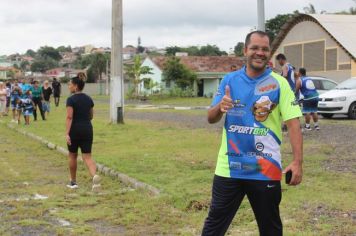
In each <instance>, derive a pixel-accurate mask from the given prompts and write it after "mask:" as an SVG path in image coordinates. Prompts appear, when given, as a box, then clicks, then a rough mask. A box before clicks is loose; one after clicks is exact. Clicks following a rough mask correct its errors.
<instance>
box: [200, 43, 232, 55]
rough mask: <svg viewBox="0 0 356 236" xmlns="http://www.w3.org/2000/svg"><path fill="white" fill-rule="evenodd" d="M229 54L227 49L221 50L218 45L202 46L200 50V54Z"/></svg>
mask: <svg viewBox="0 0 356 236" xmlns="http://www.w3.org/2000/svg"><path fill="white" fill-rule="evenodd" d="M223 55H227V53H226V52H225V51H220V49H219V48H218V46H216V45H210V44H208V45H206V46H202V47H201V48H200V50H199V56H223Z"/></svg>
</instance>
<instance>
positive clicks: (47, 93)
mask: <svg viewBox="0 0 356 236" xmlns="http://www.w3.org/2000/svg"><path fill="white" fill-rule="evenodd" d="M51 94H52V88H51V87H50V86H49V82H48V80H45V81H44V82H43V87H42V96H43V103H42V108H43V113H44V115H45V116H46V115H47V116H48V115H49V113H50V111H51ZM46 112H47V114H46Z"/></svg>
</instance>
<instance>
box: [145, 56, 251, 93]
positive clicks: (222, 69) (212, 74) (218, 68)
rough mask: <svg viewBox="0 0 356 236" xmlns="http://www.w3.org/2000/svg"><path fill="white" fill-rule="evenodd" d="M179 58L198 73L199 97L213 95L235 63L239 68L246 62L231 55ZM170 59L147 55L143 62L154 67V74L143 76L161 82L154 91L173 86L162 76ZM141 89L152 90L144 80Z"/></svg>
mask: <svg viewBox="0 0 356 236" xmlns="http://www.w3.org/2000/svg"><path fill="white" fill-rule="evenodd" d="M179 58H180V63H182V64H183V65H185V66H186V67H188V68H189V69H190V70H192V71H193V72H195V73H196V74H197V77H198V79H197V81H196V84H195V85H194V91H195V92H196V96H198V97H203V96H207V97H212V96H213V95H214V94H215V92H216V91H217V89H218V87H219V83H220V81H221V79H222V78H223V77H224V75H225V74H227V73H229V72H230V71H231V66H233V65H235V66H236V67H237V69H239V68H241V67H242V66H243V64H244V60H243V59H241V58H238V57H229V56H203V57H199V56H182V57H179ZM168 59H169V57H165V56H157V57H152V58H150V57H147V58H146V59H145V60H144V61H143V63H142V66H148V67H150V68H152V74H150V75H144V76H142V78H149V79H150V80H152V82H154V83H157V84H159V86H156V87H154V88H153V91H155V90H159V89H160V88H164V89H171V88H172V87H173V85H172V84H171V83H169V82H164V81H163V78H162V74H163V69H164V65H165V63H166V62H167V61H168ZM140 90H141V91H143V92H146V93H150V92H151V91H149V90H148V89H147V87H146V88H145V86H144V83H143V82H142V83H141V88H140Z"/></svg>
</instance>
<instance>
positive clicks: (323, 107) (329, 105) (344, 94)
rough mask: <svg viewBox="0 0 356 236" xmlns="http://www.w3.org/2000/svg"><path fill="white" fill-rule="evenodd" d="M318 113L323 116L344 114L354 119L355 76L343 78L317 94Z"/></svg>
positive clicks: (355, 99)
mask: <svg viewBox="0 0 356 236" xmlns="http://www.w3.org/2000/svg"><path fill="white" fill-rule="evenodd" d="M318 113H320V114H321V115H322V116H323V117H325V118H331V117H332V116H333V115H334V114H345V115H348V116H349V118H350V119H356V77H353V78H350V79H348V80H345V81H344V82H342V83H340V84H339V85H337V86H336V87H335V89H332V90H330V91H328V92H326V93H323V94H321V95H320V96H319V104H318Z"/></svg>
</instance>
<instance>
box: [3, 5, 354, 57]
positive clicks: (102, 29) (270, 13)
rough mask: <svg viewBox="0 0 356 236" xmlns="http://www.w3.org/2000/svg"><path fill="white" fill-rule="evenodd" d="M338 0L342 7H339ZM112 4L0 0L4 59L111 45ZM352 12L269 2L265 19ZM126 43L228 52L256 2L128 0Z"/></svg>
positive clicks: (251, 21)
mask: <svg viewBox="0 0 356 236" xmlns="http://www.w3.org/2000/svg"><path fill="white" fill-rule="evenodd" d="M336 2H337V3H336ZM111 3H112V0H1V4H0V12H1V15H0V55H3V54H11V53H15V52H19V53H24V52H26V50H27V49H29V48H31V49H34V50H37V49H38V48H39V47H40V46H44V45H48V46H54V47H58V46H60V45H71V46H72V47H75V46H82V45H86V44H93V45H94V46H96V47H99V46H111ZM309 3H311V4H313V5H314V7H315V9H316V10H317V11H318V12H320V11H321V10H325V11H327V12H336V11H341V10H348V9H349V8H350V7H352V6H356V4H355V2H354V1H352V0H338V1H335V0H265V14H266V19H270V18H273V17H274V16H276V15H277V14H285V13H292V12H293V11H295V10H299V11H300V12H303V7H305V6H308V5H309ZM123 5H124V7H123V8H124V9H123V14H124V36H123V38H124V45H128V44H131V45H134V46H136V45H137V38H138V37H139V36H140V37H141V41H142V45H143V46H156V47H166V46H173V45H177V46H191V45H198V46H202V45H206V44H208V43H209V44H215V45H217V46H219V47H220V48H221V49H223V50H226V51H228V50H229V49H230V48H233V47H234V46H235V45H236V43H237V42H239V41H243V40H244V37H245V35H246V34H247V33H248V32H249V31H250V30H251V29H252V28H254V27H256V25H257V13H256V12H257V0H123Z"/></svg>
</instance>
